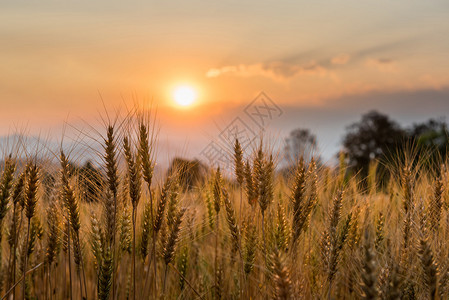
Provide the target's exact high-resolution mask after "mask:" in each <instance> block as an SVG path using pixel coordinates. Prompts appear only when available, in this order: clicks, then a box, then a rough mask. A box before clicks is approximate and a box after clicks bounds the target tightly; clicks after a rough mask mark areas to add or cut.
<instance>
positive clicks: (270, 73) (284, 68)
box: [206, 61, 328, 80]
mask: <svg viewBox="0 0 449 300" xmlns="http://www.w3.org/2000/svg"><path fill="white" fill-rule="evenodd" d="M327 73H328V70H327V68H325V67H323V66H322V65H320V64H318V63H316V62H314V61H310V62H309V63H306V64H291V63H285V62H283V61H271V62H266V63H256V64H240V65H231V66H224V67H221V68H212V69H209V70H208V71H207V73H206V77H208V78H214V77H219V76H222V75H232V76H239V77H252V76H263V77H268V78H272V79H274V80H285V79H289V78H292V77H295V76H299V75H318V76H325V75H326V74H327Z"/></svg>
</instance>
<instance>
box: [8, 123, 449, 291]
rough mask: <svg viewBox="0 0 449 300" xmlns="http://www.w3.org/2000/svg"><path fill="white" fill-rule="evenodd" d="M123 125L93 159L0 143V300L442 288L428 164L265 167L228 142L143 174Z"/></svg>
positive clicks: (438, 172) (441, 251)
mask: <svg viewBox="0 0 449 300" xmlns="http://www.w3.org/2000/svg"><path fill="white" fill-rule="evenodd" d="M124 123H126V124H127V125H126V126H119V125H115V124H114V123H113V124H106V125H105V128H104V132H105V133H104V135H103V136H98V137H96V140H98V141H99V142H100V143H101V144H102V147H103V152H101V153H99V154H98V155H99V159H98V161H99V162H101V163H100V165H98V169H99V172H90V173H86V172H84V173H83V172H81V171H80V169H79V168H75V167H73V163H72V161H71V154H70V153H69V152H68V153H65V152H64V151H63V150H60V152H58V153H57V154H54V157H55V158H57V160H58V170H57V171H55V170H54V168H53V167H52V168H51V167H50V166H49V164H48V163H45V160H43V159H42V158H40V157H39V156H38V154H34V153H27V155H26V156H20V157H14V153H13V156H6V158H5V162H4V164H3V166H2V170H1V183H0V184H1V185H0V218H1V219H0V222H1V233H2V234H1V243H2V244H1V269H0V270H1V289H0V291H1V296H2V299H12V298H13V297H14V298H15V299H360V298H363V299H446V298H447V295H448V279H449V273H448V271H449V264H448V260H447V257H448V255H449V247H447V244H446V242H445V241H447V240H448V239H449V211H448V209H449V195H448V193H447V189H446V187H447V185H448V183H449V182H448V172H447V170H446V169H445V167H444V164H441V165H438V166H435V167H428V165H427V167H424V166H423V165H424V163H423V159H424V158H420V157H416V156H414V155H413V152H412V154H407V153H409V152H407V151H406V150H404V154H402V155H398V157H397V161H394V162H391V163H390V164H389V165H385V166H384V165H382V166H383V167H384V169H385V170H388V174H389V176H388V177H384V176H381V174H380V173H379V172H377V169H378V167H379V163H376V162H372V163H371V166H370V170H369V172H368V173H369V174H368V177H367V178H361V177H360V176H358V175H357V174H355V175H351V173H350V172H347V166H346V164H345V157H344V155H342V156H341V161H340V165H339V166H336V167H331V166H326V165H322V164H320V163H318V161H315V160H313V159H312V160H311V161H304V160H302V159H300V160H299V161H297V162H295V165H294V166H293V168H291V171H290V172H284V173H280V172H278V171H277V168H276V159H275V157H276V156H277V155H276V153H270V150H269V149H270V148H271V147H270V145H267V144H264V143H262V142H261V143H260V145H256V146H255V147H254V148H255V150H254V151H252V153H246V152H244V151H242V148H241V147H240V144H239V143H238V141H237V140H236V141H235V144H234V145H233V148H234V153H233V154H232V160H233V161H234V165H235V167H234V170H233V172H232V173H231V172H226V171H223V170H220V169H219V168H215V167H214V166H212V167H210V168H208V170H207V172H205V174H204V176H198V178H195V180H194V181H193V182H190V181H186V177H187V176H188V175H189V172H190V171H191V170H189V168H187V170H186V168H185V167H184V168H183V167H179V168H178V169H177V170H174V169H172V170H171V172H169V173H167V174H164V176H163V177H162V178H154V176H153V173H154V165H155V162H156V161H157V157H155V147H157V139H156V137H155V135H154V128H153V123H151V122H147V121H146V118H144V117H136V118H134V119H130V120H127V121H126V122H124ZM178 166H179V165H178ZM86 174H87V175H88V176H87V175H86ZM49 178H52V180H50V179H49ZM186 182H189V184H186ZM190 184H191V185H190Z"/></svg>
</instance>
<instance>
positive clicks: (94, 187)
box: [78, 161, 104, 202]
mask: <svg viewBox="0 0 449 300" xmlns="http://www.w3.org/2000/svg"><path fill="white" fill-rule="evenodd" d="M78 172H79V187H80V190H81V196H82V199H83V200H84V201H87V202H92V201H97V200H98V199H100V197H101V193H102V192H103V187H104V178H103V175H102V174H101V172H100V170H98V169H97V168H95V166H94V165H93V164H92V163H91V162H90V161H87V162H86V163H85V164H84V166H83V167H81V168H79V170H78Z"/></svg>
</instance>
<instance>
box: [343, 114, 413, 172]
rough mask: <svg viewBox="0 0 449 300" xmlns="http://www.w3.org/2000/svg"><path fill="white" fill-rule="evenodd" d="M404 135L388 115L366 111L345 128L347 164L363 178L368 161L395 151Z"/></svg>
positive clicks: (402, 140)
mask: <svg viewBox="0 0 449 300" xmlns="http://www.w3.org/2000/svg"><path fill="white" fill-rule="evenodd" d="M406 137H407V135H406V132H405V131H404V130H403V129H401V127H400V126H399V125H398V124H397V123H396V122H394V121H393V120H391V119H390V118H389V117H388V116H386V115H383V114H381V113H379V112H377V111H371V112H368V113H367V114H365V115H363V116H362V119H361V120H360V121H359V122H356V123H354V124H352V125H350V126H349V127H348V128H347V134H346V136H345V137H344V140H343V146H344V150H345V152H346V153H347V157H348V160H349V166H350V167H351V168H352V169H353V170H355V171H356V172H360V174H361V176H362V178H365V177H366V176H367V174H368V167H369V163H370V161H371V160H372V159H379V158H384V157H385V156H386V155H390V154H393V153H395V152H396V151H397V150H398V147H401V146H402V145H403V142H404V141H405V140H406Z"/></svg>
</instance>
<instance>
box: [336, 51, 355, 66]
mask: <svg viewBox="0 0 449 300" xmlns="http://www.w3.org/2000/svg"><path fill="white" fill-rule="evenodd" d="M350 59H351V56H350V55H349V54H347V53H341V54H339V55H337V56H335V57H333V58H332V59H331V63H332V64H333V65H346V64H347V63H348V62H349V60H350Z"/></svg>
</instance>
